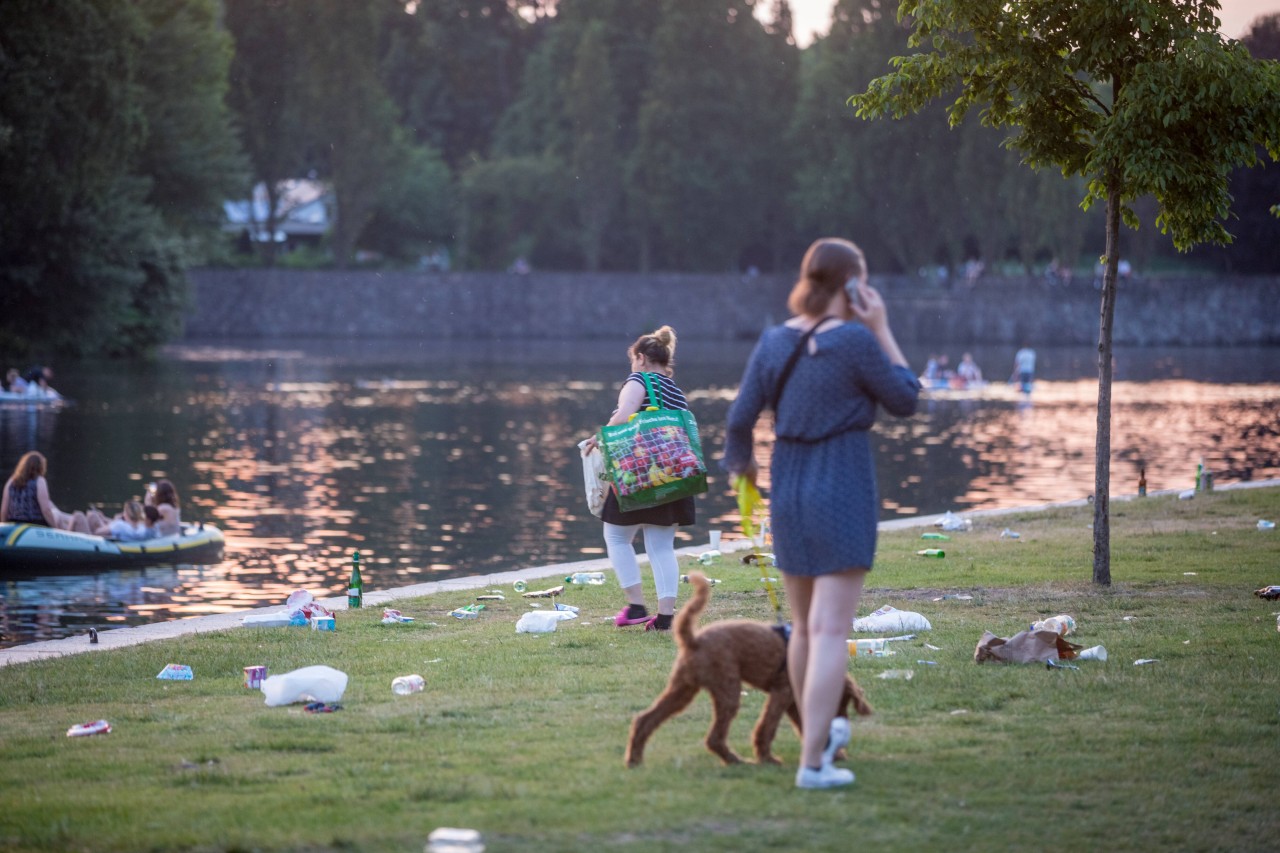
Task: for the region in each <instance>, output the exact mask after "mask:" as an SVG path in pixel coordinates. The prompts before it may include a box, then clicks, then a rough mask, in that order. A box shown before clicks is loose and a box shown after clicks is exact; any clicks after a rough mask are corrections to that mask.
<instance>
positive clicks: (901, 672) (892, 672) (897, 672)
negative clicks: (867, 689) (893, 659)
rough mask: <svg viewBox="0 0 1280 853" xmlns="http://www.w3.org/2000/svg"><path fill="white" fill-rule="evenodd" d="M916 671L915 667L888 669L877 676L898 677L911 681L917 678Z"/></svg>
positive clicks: (884, 677)
mask: <svg viewBox="0 0 1280 853" xmlns="http://www.w3.org/2000/svg"><path fill="white" fill-rule="evenodd" d="M915 675H916V671H915V670H914V669H886V670H885V671H884V672H882V673H880V674H879V675H877V676H876V678H883V679H885V680H887V681H888V680H893V679H898V680H901V681H910V680H911V679H912V678H915Z"/></svg>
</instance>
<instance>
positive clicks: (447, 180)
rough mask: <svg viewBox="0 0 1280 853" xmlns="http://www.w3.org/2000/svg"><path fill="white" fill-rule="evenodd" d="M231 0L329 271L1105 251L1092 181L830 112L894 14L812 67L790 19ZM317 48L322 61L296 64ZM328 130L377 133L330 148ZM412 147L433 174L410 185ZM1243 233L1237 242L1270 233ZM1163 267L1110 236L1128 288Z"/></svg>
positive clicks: (332, 137) (865, 17)
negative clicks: (853, 249) (833, 240)
mask: <svg viewBox="0 0 1280 853" xmlns="http://www.w3.org/2000/svg"><path fill="white" fill-rule="evenodd" d="M228 2H229V14H228V25H229V27H230V29H231V31H232V34H233V35H234V37H235V39H236V42H237V44H238V45H240V46H241V48H240V49H239V50H238V52H237V57H236V62H237V65H238V66H241V64H242V67H243V69H244V74H243V75H242V76H243V79H246V80H250V81H253V80H261V81H263V85H264V86H267V87H268V91H270V92H271V95H272V96H271V98H270V100H269V103H270V104H272V105H274V108H275V112H276V113H277V115H276V116H274V117H270V118H269V119H266V120H264V118H263V116H262V115H261V114H260V113H258V112H253V111H248V112H246V113H245V116H246V120H245V124H246V126H249V125H250V121H249V119H250V118H252V119H253V124H255V125H256V126H259V127H263V126H270V122H271V121H279V122H280V123H281V125H282V127H283V128H284V129H285V130H289V129H291V128H292V125H291V124H289V123H288V121H287V120H286V117H287V116H289V115H300V116H304V117H305V119H304V121H303V125H304V128H303V132H302V134H301V136H300V137H298V138H295V139H293V140H292V142H291V143H289V144H288V145H285V140H286V137H287V136H289V135H288V134H285V133H281V134H277V135H276V136H275V138H274V140H273V144H275V145H277V146H279V145H285V147H287V148H288V149H289V154H290V156H286V157H282V156H280V153H281V152H280V151H279V150H276V151H274V152H272V156H271V157H270V158H266V159H264V160H263V163H262V164H260V165H259V167H258V168H257V169H256V171H257V172H258V176H259V179H260V180H265V179H266V177H265V176H266V175H268V174H271V173H272V172H273V171H278V169H276V170H273V169H272V168H268V167H269V166H270V165H271V164H278V163H291V164H293V168H294V169H295V172H296V173H298V174H301V173H303V172H307V171H310V172H313V173H314V174H316V175H317V176H319V177H320V178H322V179H326V180H329V181H331V182H332V185H333V188H334V198H335V208H336V212H337V214H338V223H337V225H336V226H335V229H334V232H333V234H332V241H331V243H332V249H333V252H334V256H335V260H336V261H337V262H338V263H340V264H341V263H347V262H349V261H350V256H351V252H352V250H353V249H354V248H356V247H359V248H363V249H374V250H377V251H378V252H380V253H381V254H382V255H383V256H385V257H387V258H388V259H390V260H391V261H393V262H401V263H404V262H412V261H414V260H416V259H417V258H418V257H419V256H420V255H422V254H424V253H425V252H426V251H427V250H428V249H429V248H431V247H436V246H445V247H447V248H448V249H449V250H450V252H451V253H452V256H453V259H454V262H455V263H456V264H459V265H461V266H464V267H470V268H482V269H494V268H503V267H505V266H507V265H509V264H510V263H511V262H512V261H513V260H514V259H515V258H517V257H521V256H523V257H526V258H527V259H529V260H530V261H532V263H533V265H534V267H535V268H551V269H587V270H595V269H614V270H636V269H639V270H650V269H676V270H688V271H723V270H741V269H746V268H748V267H751V266H754V267H758V268H761V269H765V270H784V269H790V268H791V267H792V266H794V264H795V260H796V257H797V256H798V255H799V253H800V252H801V251H802V250H803V248H804V246H805V245H807V244H808V242H809V241H810V240H811V239H812V238H813V237H814V236H815V235H816V234H820V233H834V232H838V233H847V234H850V235H852V236H854V237H855V238H857V239H858V240H860V241H861V242H863V243H865V244H866V245H867V249H868V251H869V252H870V253H871V254H872V257H873V258H874V259H875V264H876V267H877V269H881V270H888V271H892V270H900V271H914V270H917V269H921V268H925V267H929V268H933V267H935V266H937V265H943V266H946V267H949V268H950V269H952V270H956V269H958V268H959V267H960V266H961V265H962V264H963V263H964V262H965V261H966V260H968V259H980V260H982V261H983V262H984V263H985V264H986V266H987V268H988V269H996V268H1002V267H1005V266H1007V265H1012V266H1014V267H1015V268H1019V269H1022V270H1030V269H1033V268H1035V269H1040V268H1043V267H1044V266H1045V265H1046V264H1048V263H1049V262H1050V261H1051V260H1059V261H1061V262H1062V263H1064V264H1067V265H1071V266H1078V265H1081V264H1083V265H1084V266H1086V267H1089V266H1092V264H1093V261H1092V259H1091V258H1096V257H1097V255H1098V254H1100V253H1101V252H1102V251H1103V248H1104V247H1103V245H1102V242H1101V241H1100V240H1098V239H1097V238H1096V235H1097V234H1099V232H1100V231H1101V223H1102V217H1101V215H1100V214H1099V213H1097V212H1095V213H1093V214H1091V215H1089V216H1086V217H1081V216H1079V215H1078V211H1077V210H1076V207H1077V205H1078V203H1079V201H1080V198H1081V197H1082V196H1083V195H1084V194H1085V193H1086V190H1087V186H1086V183H1085V181H1084V179H1083V178H1079V177H1073V178H1071V179H1070V180H1067V181H1063V180H1062V179H1061V178H1060V177H1059V176H1058V175H1056V174H1044V173H1036V172H1030V171H1027V170H1025V169H1021V168H1019V166H1018V162H1017V161H1018V158H1017V156H1016V155H1014V154H1012V153H1010V152H1008V151H1005V150H1002V149H1001V148H1000V147H999V142H1000V140H1001V138H1002V135H1001V134H1000V133H999V132H997V131H993V130H992V129H990V128H986V127H982V126H980V125H978V124H977V123H973V124H972V125H969V124H966V125H961V126H959V127H957V128H955V129H950V128H948V125H947V122H946V119H945V117H944V114H943V110H942V109H941V108H935V109H933V110H931V111H925V112H924V113H923V114H921V115H919V116H912V117H909V118H904V119H903V120H902V121H900V122H894V123H892V124H883V125H877V124H868V123H865V122H861V121H858V120H857V119H856V118H855V117H854V116H852V115H851V114H850V112H849V111H848V109H847V108H846V107H844V101H845V99H846V98H847V97H848V96H849V95H850V94H851V93H853V92H856V91H860V90H861V89H863V88H865V87H866V85H867V84H868V83H869V82H870V81H871V80H872V79H874V78H875V77H876V76H878V75H880V74H882V73H884V71H885V70H886V68H887V63H888V61H889V59H890V58H891V57H893V56H895V55H898V54H901V53H903V52H904V51H905V50H906V49H907V39H908V37H909V35H910V27H909V26H903V25H900V24H899V23H898V21H897V19H896V15H895V14H894V12H895V9H896V4H891V3H889V2H887V0H841V2H839V3H837V4H836V8H835V23H834V26H833V27H832V29H831V32H830V34H829V35H827V36H826V37H824V38H820V39H819V40H818V41H817V42H816V43H814V44H813V45H812V46H810V47H807V48H806V49H804V50H800V49H799V48H798V47H797V46H796V45H795V43H794V41H792V39H791V38H790V29H791V27H790V12H789V7H788V5H787V3H786V2H785V0H770V2H768V3H766V2H765V0H685V2H659V0H654V2H647V3H634V2H623V0H559V2H556V3H551V2H546V1H545V0H543V2H535V0H507V2H501V1H500V0H440V2H431V3H423V2H405V0H363V2H361V3H358V4H344V5H342V6H335V5H334V4H332V3H330V2H325V0H321V2H318V3H315V4H306V5H301V4H288V3H282V4H276V5H273V6H272V7H271V14H270V15H268V14H265V13H264V14H244V13H243V12H240V13H239V14H235V15H232V14H230V12H231V11H235V10H236V9H237V7H245V8H254V6H255V4H251V3H247V2H245V0H228ZM346 7H354V8H346ZM339 14H340V15H341V16H342V20H344V21H347V22H348V23H347V24H341V23H339V22H338V19H337V18H334V15H339ZM280 18H283V19H284V23H283V24H282V23H281V20H280ZM356 19H359V21H360V24H359V26H354V25H352V24H351V22H352V21H355V20H356ZM371 26H376V28H377V36H376V37H374V36H373V34H372V33H371V31H370V29H369V27H371ZM282 27H283V30H284V32H285V33H293V34H294V35H292V36H287V37H286V36H285V35H279V34H278V31H280V30H281V28H282ZM335 28H336V29H337V30H338V31H337V32H334V31H333V30H334V29H335ZM299 33H304V34H305V33H310V34H311V35H297V34H299ZM273 44H274V46H273ZM281 46H284V47H283V48H282V47H281ZM339 46H341V49H338V47H339ZM242 53H243V54H244V55H243V57H242V55H241V54H242ZM311 54H314V55H317V56H320V57H323V59H324V63H323V64H324V66H325V67H323V68H321V67H316V68H315V69H314V70H309V66H308V63H307V61H306V60H305V57H306V56H307V55H311ZM291 75H297V77H296V79H297V82H296V83H295V84H294V85H293V86H292V87H289V86H288V85H287V84H286V83H285V82H284V81H285V80H286V79H288V78H290V76H291ZM320 79H323V80H326V81H327V82H323V83H319V84H317V80H320ZM360 81H362V82H360ZM357 85H358V86H361V87H363V88H361V89H360V90H359V91H361V92H363V94H362V95H359V96H358V99H359V102H358V103H357V102H353V100H352V98H353V97H357V96H356V95H354V94H352V93H354V92H355V91H356V89H355V88H353V87H355V86H357ZM348 89H350V93H347V94H341V95H337V94H335V93H342V92H347V90H348ZM326 98H327V99H328V100H329V101H330V103H328V104H326V103H323V100H324V99H326ZM384 98H386V99H389V100H390V103H391V104H392V105H394V110H395V116H394V119H389V118H388V116H387V115H386V114H385V111H384V110H383V107H380V106H378V105H379V104H383V105H385V100H384ZM317 99H319V100H317ZM238 103H239V102H238ZM247 103H249V105H250V106H253V103H254V102H247ZM238 108H240V107H239V106H238ZM371 111H373V112H376V113H377V115H374V114H373V112H371ZM389 120H390V121H393V122H394V124H395V127H388V126H387V123H388V121H389ZM344 126H345V127H346V128H347V131H348V132H351V133H354V132H355V131H357V130H359V131H360V133H363V134H366V135H367V136H368V138H367V139H364V140H358V139H356V138H345V139H344V137H343V136H342V133H341V131H342V128H343V127H344ZM290 138H292V137H290ZM406 144H410V145H415V146H420V147H421V150H422V156H423V157H424V158H425V159H426V160H427V161H430V162H433V163H440V164H443V166H444V167H445V168H444V169H430V170H427V171H422V170H418V171H417V172H415V173H414V174H413V175H412V176H411V177H410V178H409V179H408V180H406V177H405V176H406V174H407V173H406V169H407V168H408V167H407V166H406V163H411V162H415V161H414V158H406V156H405V154H404V153H403V150H401V149H402V148H403V146H404V145H406ZM343 146H358V147H360V149H361V151H362V154H363V155H364V156H363V157H362V159H363V160H365V161H366V162H362V163H360V164H359V165H360V169H361V171H360V173H359V174H355V173H352V172H351V169H350V168H349V167H350V164H348V168H347V169H346V170H345V171H344V170H343V169H342V168H340V167H341V165H342V161H343V159H344V158H343V155H341V153H340V151H339V149H340V148H341V147H343ZM248 147H249V149H250V151H251V154H252V155H253V156H254V158H255V161H256V160H257V158H258V155H257V154H254V153H253V152H254V151H255V150H256V149H255V147H254V145H248ZM1255 177H1256V175H1254V174H1253V173H1249V175H1248V177H1246V178H1244V179H1243V180H1245V181H1246V182H1247V181H1249V180H1253V179H1255ZM388 183H390V185H391V190H388V189H387V186H386V185H387V184H388ZM407 183H411V184H413V186H414V187H415V192H416V193H418V194H423V193H426V194H430V195H431V196H432V197H433V198H434V199H436V200H437V202H436V204H435V206H434V208H433V212H432V213H430V214H429V215H427V214H426V212H425V211H422V210H414V211H405V212H402V211H398V210H396V209H395V208H396V207H397V206H400V205H403V204H405V202H406V198H405V193H404V192H403V186H404V185H405V184H407ZM379 187H381V189H379ZM397 188H399V189H397ZM1265 198H1266V194H1265V193H1258V194H1256V197H1254V196H1251V197H1250V199H1249V205H1250V210H1249V211H1241V215H1242V216H1243V215H1245V213H1246V212H1248V213H1250V214H1252V213H1254V212H1255V211H1253V210H1252V208H1255V207H1259V205H1260V204H1261V200H1265ZM1135 202H1136V203H1135V205H1134V209H1135V210H1136V211H1138V213H1139V214H1140V215H1148V217H1149V218H1150V219H1153V218H1154V217H1155V215H1156V211H1155V210H1154V208H1153V207H1152V205H1151V204H1149V203H1148V202H1147V200H1146V199H1145V198H1139V199H1135ZM1271 203H1273V202H1271V201H1268V202H1266V204H1265V205H1262V207H1261V213H1262V215H1263V216H1264V217H1265V216H1268V215H1269V214H1267V212H1266V208H1268V207H1269V206H1270V204H1271ZM1243 206H1244V205H1243V204H1239V205H1238V207H1243ZM344 211H345V213H344ZM353 219H357V220H358V221H356V222H354V223H353V222H352V220H353ZM344 220H345V223H344ZM1249 222H1250V224H1251V225H1254V224H1256V225H1258V226H1260V227H1258V228H1252V227H1251V228H1250V229H1249V230H1248V232H1247V233H1248V239H1250V240H1261V241H1263V243H1264V244H1265V243H1267V242H1268V241H1271V240H1274V239H1275V237H1276V235H1277V232H1278V231H1280V224H1277V223H1276V222H1275V220H1274V219H1270V220H1268V219H1265V218H1264V219H1250V220H1249ZM395 223H398V224H399V227H396V226H395ZM1149 230H1154V229H1149ZM353 232H358V233H353ZM353 241H354V242H353ZM1168 249H1169V247H1168V246H1167V245H1166V244H1163V243H1157V242H1155V241H1152V240H1151V239H1150V238H1149V237H1148V236H1147V234H1146V233H1145V232H1143V233H1140V234H1135V235H1131V236H1126V238H1125V246H1124V251H1125V254H1126V256H1127V257H1129V258H1130V259H1132V260H1133V261H1134V262H1135V264H1136V265H1137V266H1139V268H1140V269H1141V268H1144V267H1146V266H1147V265H1149V264H1152V263H1154V262H1155V261H1156V260H1157V256H1158V255H1159V254H1160V253H1162V252H1167V251H1168ZM1226 257H1229V258H1230V259H1232V260H1231V263H1232V264H1233V265H1234V267H1235V269H1236V270H1237V271H1263V270H1268V269H1272V268H1275V266H1276V264H1275V262H1274V261H1273V260H1272V259H1270V257H1269V256H1267V255H1266V253H1265V252H1258V251H1249V250H1247V249H1245V248H1244V247H1241V248H1240V249H1239V250H1238V251H1235V252H1232V253H1229V254H1228V255H1227V256H1226ZM1194 260H1196V261H1202V260H1208V257H1207V256H1206V255H1204V253H1201V254H1199V255H1197V256H1196V258H1195V259H1194ZM1214 260H1215V261H1216V262H1217V263H1218V264H1220V265H1221V264H1225V263H1227V261H1226V260H1225V258H1223V257H1216V258H1214Z"/></svg>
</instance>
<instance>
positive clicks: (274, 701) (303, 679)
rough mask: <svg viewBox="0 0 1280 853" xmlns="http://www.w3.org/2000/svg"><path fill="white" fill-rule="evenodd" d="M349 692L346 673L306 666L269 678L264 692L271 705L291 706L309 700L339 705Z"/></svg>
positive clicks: (328, 668) (322, 667) (264, 682)
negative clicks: (344, 695)
mask: <svg viewBox="0 0 1280 853" xmlns="http://www.w3.org/2000/svg"><path fill="white" fill-rule="evenodd" d="M346 689H347V674H346V673H345V672H342V671H341V670H337V669H334V668H333V667H331V666H304V667H303V668H302V669H295V670H294V671H293V672H286V673H285V674H283V675H271V676H268V677H267V678H266V679H265V680H264V681H263V682H262V692H263V694H265V695H266V697H267V704H268V705H272V706H275V705H290V704H292V703H294V702H301V701H303V700H310V701H315V702H337V701H338V700H340V699H341V698H342V694H343V692H344V691H345V690H346Z"/></svg>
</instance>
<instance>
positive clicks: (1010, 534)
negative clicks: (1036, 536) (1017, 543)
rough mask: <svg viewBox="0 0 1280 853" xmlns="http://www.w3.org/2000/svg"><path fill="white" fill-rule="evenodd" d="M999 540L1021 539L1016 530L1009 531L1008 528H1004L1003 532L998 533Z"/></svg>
mask: <svg viewBox="0 0 1280 853" xmlns="http://www.w3.org/2000/svg"><path fill="white" fill-rule="evenodd" d="M1000 538H1001V539H1021V538H1022V534H1021V533H1018V532H1017V531H1016V530H1010V529H1009V528H1007V527H1006V528H1005V529H1004V530H1001V531H1000Z"/></svg>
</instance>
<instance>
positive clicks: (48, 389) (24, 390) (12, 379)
mask: <svg viewBox="0 0 1280 853" xmlns="http://www.w3.org/2000/svg"><path fill="white" fill-rule="evenodd" d="M52 379H53V368H52V367H45V366H43V365H37V366H35V367H31V368H28V369H27V371H26V372H24V373H19V372H18V369H17V368H16V367H11V368H9V370H8V371H7V372H6V373H5V381H4V390H5V391H7V392H8V393H10V394H25V395H26V396H28V397H37V398H42V399H50V400H56V399H58V398H60V397H61V396H62V395H61V394H59V393H58V392H57V391H55V390H54V389H53V387H52V386H51V385H50V384H49V382H50V381H51V380H52Z"/></svg>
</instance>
